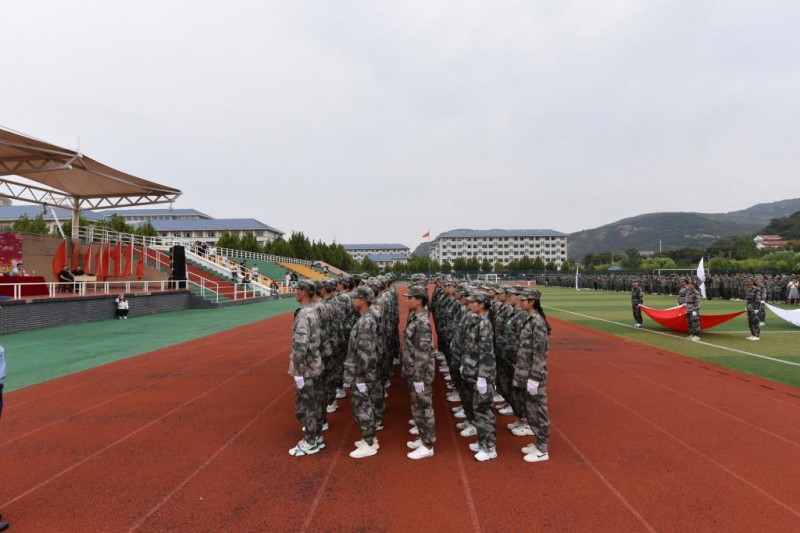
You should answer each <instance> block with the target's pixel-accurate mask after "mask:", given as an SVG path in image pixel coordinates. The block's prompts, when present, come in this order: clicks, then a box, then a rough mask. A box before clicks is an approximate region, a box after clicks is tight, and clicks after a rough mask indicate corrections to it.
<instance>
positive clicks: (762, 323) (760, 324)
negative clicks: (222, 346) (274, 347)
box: [125, 317, 767, 328]
mask: <svg viewBox="0 0 800 533" xmlns="http://www.w3.org/2000/svg"><path fill="white" fill-rule="evenodd" d="M125 318H128V317H125ZM758 325H759V326H761V327H762V328H763V327H764V326H766V325H767V324H766V322H759V323H758Z"/></svg>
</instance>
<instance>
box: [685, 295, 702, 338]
mask: <svg viewBox="0 0 800 533" xmlns="http://www.w3.org/2000/svg"><path fill="white" fill-rule="evenodd" d="M686 324H687V326H688V327H689V335H691V336H693V337H697V336H699V335H700V293H699V292H697V289H694V290H692V289H689V290H688V291H687V292H686Z"/></svg>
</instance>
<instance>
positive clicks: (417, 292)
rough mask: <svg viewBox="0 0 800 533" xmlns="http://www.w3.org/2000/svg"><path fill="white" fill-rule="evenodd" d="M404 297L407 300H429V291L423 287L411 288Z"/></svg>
mask: <svg viewBox="0 0 800 533" xmlns="http://www.w3.org/2000/svg"><path fill="white" fill-rule="evenodd" d="M403 296H405V297H406V298H427V297H428V291H427V290H426V289H424V288H423V287H409V289H408V292H407V293H406V294H404V295H403Z"/></svg>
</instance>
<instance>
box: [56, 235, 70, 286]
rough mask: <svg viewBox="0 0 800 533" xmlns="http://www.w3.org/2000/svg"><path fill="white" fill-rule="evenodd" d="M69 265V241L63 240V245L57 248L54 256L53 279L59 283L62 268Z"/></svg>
mask: <svg viewBox="0 0 800 533" xmlns="http://www.w3.org/2000/svg"><path fill="white" fill-rule="evenodd" d="M66 264H67V241H64V240H62V241H61V244H59V245H58V248H56V253H54V254H53V277H54V278H55V280H56V281H58V273H59V272H61V267H63V266H65V265H66Z"/></svg>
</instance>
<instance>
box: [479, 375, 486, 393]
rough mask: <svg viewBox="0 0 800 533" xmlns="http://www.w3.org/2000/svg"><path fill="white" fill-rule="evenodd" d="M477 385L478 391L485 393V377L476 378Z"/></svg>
mask: <svg viewBox="0 0 800 533" xmlns="http://www.w3.org/2000/svg"><path fill="white" fill-rule="evenodd" d="M477 385H478V392H479V393H481V394H486V391H487V390H488V388H487V386H486V378H478V383H477Z"/></svg>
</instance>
